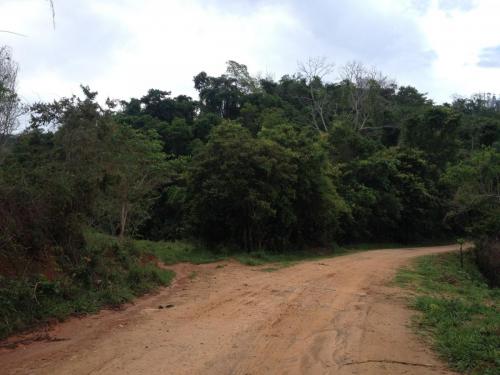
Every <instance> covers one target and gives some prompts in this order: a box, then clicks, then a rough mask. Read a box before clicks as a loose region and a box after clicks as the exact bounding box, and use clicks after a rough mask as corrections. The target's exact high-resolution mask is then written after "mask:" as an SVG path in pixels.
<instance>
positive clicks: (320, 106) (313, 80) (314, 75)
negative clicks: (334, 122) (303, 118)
mask: <svg viewBox="0 0 500 375" xmlns="http://www.w3.org/2000/svg"><path fill="white" fill-rule="evenodd" d="M334 67H335V65H334V64H332V63H328V62H327V61H326V59H325V58H324V57H323V58H318V57H317V58H309V60H307V62H302V63H300V64H299V74H300V76H301V77H303V78H304V79H305V82H306V85H307V86H308V89H309V98H308V102H309V108H310V112H311V118H312V122H313V125H314V127H315V128H316V130H318V131H325V132H326V131H328V123H327V119H328V114H329V111H330V110H331V107H332V98H331V96H330V95H328V91H327V89H326V87H325V85H324V83H323V80H324V79H325V77H327V76H328V75H330V74H331V73H332V72H333V70H334Z"/></svg>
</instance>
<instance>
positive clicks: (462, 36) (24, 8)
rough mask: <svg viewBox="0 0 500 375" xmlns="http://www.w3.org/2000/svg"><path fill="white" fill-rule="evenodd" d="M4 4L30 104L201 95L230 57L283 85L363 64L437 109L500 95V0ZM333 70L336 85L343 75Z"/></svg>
mask: <svg viewBox="0 0 500 375" xmlns="http://www.w3.org/2000/svg"><path fill="white" fill-rule="evenodd" d="M54 3H55V7H56V27H55V29H54V28H53V26H52V20H51V13H50V8H49V3H48V1H47V0H0V29H2V30H10V31H15V32H18V33H22V34H25V35H26V37H20V36H16V35H12V34H7V33H0V45H1V44H7V45H10V46H11V47H12V49H13V54H14V58H15V59H16V60H17V61H18V62H19V63H20V67H21V70H20V77H19V91H20V93H21V95H22V96H23V97H24V98H25V99H26V100H29V101H33V100H40V99H41V100H49V99H52V98H57V97H61V96H68V95H71V94H72V93H78V91H79V89H78V87H79V84H80V83H83V84H88V85H90V87H91V88H92V89H93V90H97V91H99V93H100V94H101V95H102V97H107V96H109V97H112V98H124V99H125V98H129V97H132V96H135V97H140V96H142V95H143V94H144V93H145V92H146V91H147V90H148V89H149V88H159V89H164V90H169V91H172V93H173V94H174V95H178V94H188V95H192V96H195V95H196V93H195V91H194V89H193V83H192V78H193V76H194V75H196V74H197V73H199V72H200V71H202V70H204V71H206V72H207V73H208V74H211V75H218V74H221V73H222V72H223V71H224V70H225V62H226V61H227V60H236V61H238V62H240V63H244V64H246V65H248V67H249V70H250V72H251V73H253V74H256V73H259V72H260V73H263V74H266V73H270V74H272V75H273V76H274V77H275V78H276V79H278V78H279V77H281V75H283V74H286V73H294V72H295V71H296V70H297V62H298V61H300V60H305V59H307V58H308V57H310V56H311V57H314V56H325V57H326V58H328V59H329V60H330V61H332V62H335V64H336V65H337V66H341V65H342V64H345V63H346V62H348V61H351V60H359V61H362V62H364V63H365V64H367V65H373V66H376V67H377V68H378V69H379V70H381V71H383V72H384V73H385V74H387V75H389V76H391V77H393V78H394V79H396V80H397V82H398V83H399V84H404V85H407V84H410V85H413V86H415V87H417V88H418V89H419V90H420V91H423V92H427V93H428V94H429V97H430V98H432V99H434V100H436V101H437V102H442V101H449V100H450V98H451V96H452V95H453V94H462V95H470V94H472V93H475V92H493V93H497V94H499V93H500V23H499V18H500V1H499V0H358V1H356V0H307V1H306V0H288V1H287V0H281V1H278V0H54ZM335 78H336V77H335V75H334V76H332V79H335Z"/></svg>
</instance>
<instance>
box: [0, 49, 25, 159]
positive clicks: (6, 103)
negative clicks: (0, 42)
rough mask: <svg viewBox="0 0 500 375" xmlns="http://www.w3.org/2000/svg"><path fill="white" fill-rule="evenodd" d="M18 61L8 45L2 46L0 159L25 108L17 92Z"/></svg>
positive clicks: (0, 67) (0, 66)
mask: <svg viewBox="0 0 500 375" xmlns="http://www.w3.org/2000/svg"><path fill="white" fill-rule="evenodd" d="M17 70H18V66H17V63H16V62H14V61H13V60H12V53H11V51H10V49H9V48H8V47H6V46H0V161H1V160H2V154H3V148H4V147H5V144H6V142H7V140H8V139H9V137H10V136H11V135H12V133H13V132H14V131H15V129H16V128H17V126H18V119H19V116H21V115H22V113H23V112H24V109H23V107H22V105H21V101H20V99H19V97H18V95H17V93H16V83H17Z"/></svg>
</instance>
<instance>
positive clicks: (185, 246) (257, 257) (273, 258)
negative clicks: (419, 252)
mask: <svg viewBox="0 0 500 375" xmlns="http://www.w3.org/2000/svg"><path fill="white" fill-rule="evenodd" d="M133 242H134V245H135V246H136V247H137V248H139V249H141V251H144V252H147V253H151V254H154V255H155V256H156V257H157V258H158V259H160V260H161V261H162V262H163V263H165V264H175V263H180V262H188V263H193V264H203V263H212V262H217V261H221V260H227V259H231V258H232V259H236V260H237V261H238V262H240V263H242V264H245V265H247V266H262V265H265V264H274V266H273V267H271V268H272V269H267V270H266V271H267V272H272V271H277V270H278V269H281V268H285V267H290V266H292V265H294V264H295V263H297V262H300V261H306V260H319V259H325V258H331V257H336V256H340V255H347V254H353V253H356V252H359V251H367V250H376V249H395V248H404V247H409V246H410V245H403V244H399V243H371V244H366V243H362V244H355V245H346V246H342V247H339V246H332V247H331V248H322V249H311V250H307V251H290V252H274V251H265V250H261V251H253V252H249V253H244V252H240V253H233V252H231V251H228V250H227V249H222V250H219V251H211V250H209V249H207V248H205V247H204V246H203V245H199V244H195V243H192V242H189V241H158V242H154V241H148V240H134V241H133ZM417 246H425V245H412V247H417Z"/></svg>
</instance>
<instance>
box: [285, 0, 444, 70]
mask: <svg viewBox="0 0 500 375" xmlns="http://www.w3.org/2000/svg"><path fill="white" fill-rule="evenodd" d="M295 4H296V5H295V6H296V10H297V11H296V14H297V17H299V18H302V19H303V22H304V24H305V25H306V27H307V28H308V29H309V30H310V31H311V32H312V33H314V36H315V38H316V39H317V40H320V41H321V44H322V45H323V48H324V49H325V53H328V55H330V56H332V58H334V59H337V58H338V59H340V60H346V59H348V60H350V59H356V60H361V61H363V62H364V63H366V64H373V65H377V66H380V67H386V68H388V69H391V71H394V70H396V71H401V72H403V71H406V72H407V71H412V70H422V69H426V68H428V67H430V64H431V63H432V61H433V60H434V59H435V57H436V54H435V53H434V52H433V51H431V50H429V49H428V48H427V47H426V46H425V45H424V43H423V40H424V38H423V36H422V35H421V31H420V29H419V28H418V26H417V25H416V23H415V21H414V19H412V18H410V17H409V16H405V15H404V14H401V12H395V11H394V12H390V11H388V10H387V9H385V10H379V9H378V8H377V5H376V2H373V3H371V4H370V3H367V2H364V1H363V2H353V1H349V0H339V1H334V2H327V1H321V0H312V1H308V2H307V3H306V2H302V1H297V2H296V3H295Z"/></svg>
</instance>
